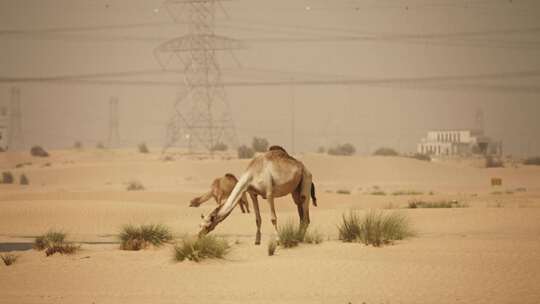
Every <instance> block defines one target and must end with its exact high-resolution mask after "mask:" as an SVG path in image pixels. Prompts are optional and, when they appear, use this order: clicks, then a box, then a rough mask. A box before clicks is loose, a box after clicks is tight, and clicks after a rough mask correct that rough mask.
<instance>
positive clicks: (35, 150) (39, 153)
mask: <svg viewBox="0 0 540 304" xmlns="http://www.w3.org/2000/svg"><path fill="white" fill-rule="evenodd" d="M30 155H32V156H35V157H48V156H49V153H47V151H45V149H43V147H41V146H33V147H32V148H31V149H30Z"/></svg>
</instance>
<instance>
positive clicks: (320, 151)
mask: <svg viewBox="0 0 540 304" xmlns="http://www.w3.org/2000/svg"><path fill="white" fill-rule="evenodd" d="M317 153H320V154H323V153H326V148H325V147H322V146H321V147H319V148H317Z"/></svg>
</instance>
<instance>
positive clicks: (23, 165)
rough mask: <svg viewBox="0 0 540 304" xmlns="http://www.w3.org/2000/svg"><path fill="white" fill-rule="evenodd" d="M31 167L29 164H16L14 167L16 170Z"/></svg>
mask: <svg viewBox="0 0 540 304" xmlns="http://www.w3.org/2000/svg"><path fill="white" fill-rule="evenodd" d="M31 165H32V163H31V162H26V163H19V164H16V165H15V168H17V169H18V168H23V167H25V166H31Z"/></svg>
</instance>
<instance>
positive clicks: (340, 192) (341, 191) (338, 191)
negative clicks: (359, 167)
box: [336, 189, 351, 194]
mask: <svg viewBox="0 0 540 304" xmlns="http://www.w3.org/2000/svg"><path fill="white" fill-rule="evenodd" d="M336 193H337V194H351V191H349V190H345V189H340V190H337V191H336Z"/></svg>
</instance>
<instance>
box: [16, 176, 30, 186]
mask: <svg viewBox="0 0 540 304" xmlns="http://www.w3.org/2000/svg"><path fill="white" fill-rule="evenodd" d="M19 184H21V185H28V184H30V181H29V180H28V177H26V175H25V174H21V176H20V177H19Z"/></svg>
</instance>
